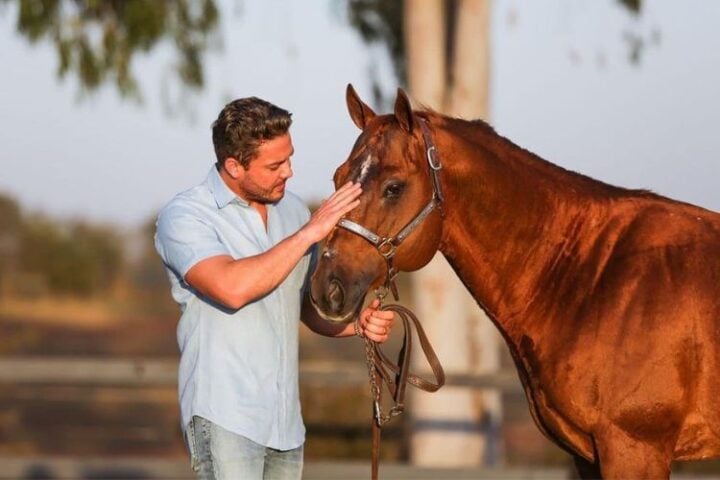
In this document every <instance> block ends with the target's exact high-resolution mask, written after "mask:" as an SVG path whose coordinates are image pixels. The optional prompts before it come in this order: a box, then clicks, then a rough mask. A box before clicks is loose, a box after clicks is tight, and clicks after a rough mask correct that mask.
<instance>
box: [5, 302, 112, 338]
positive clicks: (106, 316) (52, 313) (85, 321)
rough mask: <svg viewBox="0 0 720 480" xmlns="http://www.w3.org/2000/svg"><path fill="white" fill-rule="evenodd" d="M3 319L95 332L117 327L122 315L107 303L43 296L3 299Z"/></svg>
mask: <svg viewBox="0 0 720 480" xmlns="http://www.w3.org/2000/svg"><path fill="white" fill-rule="evenodd" d="M0 317H9V318H22V319H23V321H26V322H32V323H34V324H37V325H38V326H40V325H44V326H71V327H74V328H80V329H93V330H94V329H97V328H103V327H108V326H112V325H115V324H117V322H119V321H120V320H121V318H122V315H121V313H120V312H118V310H117V309H116V308H114V306H113V304H112V303H111V302H109V301H107V300H101V299H79V298H67V297H41V298H34V299H19V298H3V299H1V300H0Z"/></svg>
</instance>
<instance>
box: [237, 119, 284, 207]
mask: <svg viewBox="0 0 720 480" xmlns="http://www.w3.org/2000/svg"><path fill="white" fill-rule="evenodd" d="M294 152H295V149H294V147H293V144H292V138H290V133H289V132H288V133H286V134H284V135H281V136H279V137H275V138H273V139H272V140H266V141H265V142H263V143H262V144H260V146H259V147H258V150H257V155H256V156H255V158H253V159H252V160H251V161H250V166H249V167H248V169H247V170H245V169H244V168H242V167H239V172H238V173H239V175H238V177H237V180H238V184H237V186H238V188H239V190H240V191H239V192H238V193H239V194H240V196H241V197H243V198H244V199H245V200H248V201H251V202H257V203H274V202H277V201H278V200H280V199H281V198H282V197H283V195H285V183H286V182H287V180H288V178H290V177H292V175H293V171H292V167H291V166H290V157H291V156H292V155H293V153H294Z"/></svg>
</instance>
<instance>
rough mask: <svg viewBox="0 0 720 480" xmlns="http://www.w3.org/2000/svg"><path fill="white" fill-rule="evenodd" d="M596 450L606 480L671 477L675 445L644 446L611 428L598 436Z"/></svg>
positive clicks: (623, 432) (642, 443) (657, 443)
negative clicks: (673, 447)
mask: <svg viewBox="0 0 720 480" xmlns="http://www.w3.org/2000/svg"><path fill="white" fill-rule="evenodd" d="M596 447H597V452H598V456H599V460H600V462H599V463H600V472H601V473H602V478H603V479H605V480H613V479H623V480H625V479H628V478H643V479H667V478H669V477H670V462H671V459H672V446H671V445H665V444H663V443H662V442H656V443H648V442H644V441H642V440H638V439H636V438H633V437H631V436H629V435H628V434H627V433H626V432H625V431H623V430H621V429H619V428H617V427H615V426H611V427H609V428H607V429H606V430H605V431H604V432H603V433H602V434H600V435H597V437H596Z"/></svg>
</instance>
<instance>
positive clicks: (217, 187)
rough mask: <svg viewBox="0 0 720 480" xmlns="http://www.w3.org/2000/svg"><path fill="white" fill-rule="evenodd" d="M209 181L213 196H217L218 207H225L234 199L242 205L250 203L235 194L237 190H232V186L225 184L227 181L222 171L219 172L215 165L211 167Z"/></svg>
mask: <svg viewBox="0 0 720 480" xmlns="http://www.w3.org/2000/svg"><path fill="white" fill-rule="evenodd" d="M207 183H208V187H209V188H210V191H211V192H212V194H213V197H214V198H215V203H217V206H218V208H224V207H225V206H227V205H228V204H230V203H232V202H233V201H235V202H236V203H238V204H240V205H245V206H248V205H249V204H248V202H247V201H245V200H243V199H242V198H240V197H238V196H237V195H235V192H233V191H232V190H230V187H228V186H227V185H226V184H225V181H224V180H223V179H222V177H221V176H220V172H218V170H217V168H215V165H213V166H212V167H211V168H210V173H208V177H207Z"/></svg>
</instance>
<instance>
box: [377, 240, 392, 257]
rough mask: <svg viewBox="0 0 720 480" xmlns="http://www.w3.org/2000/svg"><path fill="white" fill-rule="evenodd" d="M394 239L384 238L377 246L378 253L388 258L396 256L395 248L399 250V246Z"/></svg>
mask: <svg viewBox="0 0 720 480" xmlns="http://www.w3.org/2000/svg"><path fill="white" fill-rule="evenodd" d="M392 240H393V239H392V238H383V240H382V241H381V242H380V243H379V244H378V245H377V246H376V247H375V248H376V249H377V251H378V253H380V255H382V256H383V257H385V258H386V259H389V258H392V257H393V256H395V250H397V246H396V245H395V244H394V243H393V241H392Z"/></svg>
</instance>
